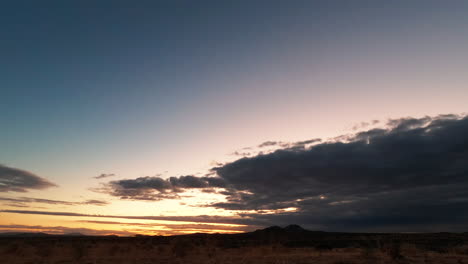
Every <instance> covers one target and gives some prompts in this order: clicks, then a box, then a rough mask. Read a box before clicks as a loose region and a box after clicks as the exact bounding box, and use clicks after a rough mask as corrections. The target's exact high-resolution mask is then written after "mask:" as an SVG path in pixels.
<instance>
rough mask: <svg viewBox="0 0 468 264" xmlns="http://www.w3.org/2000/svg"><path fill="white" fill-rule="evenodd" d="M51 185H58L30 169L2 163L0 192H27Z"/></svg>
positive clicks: (0, 167) (0, 168)
mask: <svg viewBox="0 0 468 264" xmlns="http://www.w3.org/2000/svg"><path fill="white" fill-rule="evenodd" d="M49 187H57V185H56V184H54V183H51V182H49V181H48V180H46V179H44V178H41V177H39V176H37V175H35V174H33V173H31V172H29V171H25V170H21V169H16V168H10V167H7V166H4V165H0V192H10V191H11V192H27V191H28V190H30V189H39V190H40V189H46V188H49Z"/></svg>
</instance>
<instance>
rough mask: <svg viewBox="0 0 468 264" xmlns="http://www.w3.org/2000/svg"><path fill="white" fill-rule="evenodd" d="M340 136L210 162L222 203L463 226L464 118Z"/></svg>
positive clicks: (358, 224) (308, 219)
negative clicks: (223, 187)
mask: <svg viewBox="0 0 468 264" xmlns="http://www.w3.org/2000/svg"><path fill="white" fill-rule="evenodd" d="M346 139H347V141H345V142H325V143H321V144H317V145H314V146H313V147H311V148H308V149H304V148H285V149H280V150H277V151H275V152H273V153H270V154H263V155H257V156H255V157H250V158H242V159H239V160H237V161H234V162H232V163H228V164H225V165H223V166H220V167H217V168H214V169H213V170H214V171H215V172H216V173H217V174H218V176H219V177H220V178H222V179H224V181H225V182H226V190H225V191H224V192H223V193H224V194H225V195H227V201H226V202H223V203H216V204H214V205H213V206H215V207H219V208H224V209H228V210H278V209H284V208H288V207H294V208H297V212H290V213H287V212H284V213H278V214H262V215H259V214H244V215H247V216H250V217H255V218H256V219H259V220H260V219H261V220H264V221H266V222H273V223H276V224H287V223H291V222H294V223H300V224H303V225H305V226H310V227H320V228H322V229H328V230H347V231H349V230H366V229H367V230H370V229H372V230H381V231H385V230H387V229H390V228H394V229H392V230H395V228H396V229H398V228H399V229H400V230H402V231H405V230H404V229H408V230H409V231H418V230H423V229H430V228H431V227H433V228H440V229H442V230H447V229H450V230H468V224H465V223H467V221H468V118H467V117H460V116H456V115H444V116H437V117H424V118H403V119H394V120H389V121H388V123H387V127H386V128H381V129H372V130H368V131H364V132H359V133H356V134H354V135H347V136H346Z"/></svg>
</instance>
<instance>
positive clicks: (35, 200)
mask: <svg viewBox="0 0 468 264" xmlns="http://www.w3.org/2000/svg"><path fill="white" fill-rule="evenodd" d="M0 201H4V202H9V205H12V204H14V205H15V207H26V205H25V204H26V203H42V204H54V205H82V204H90V205H98V206H104V205H108V204H109V203H108V202H106V201H102V200H86V201H83V202H69V201H60V200H50V199H41V198H30V197H18V198H9V197H0Z"/></svg>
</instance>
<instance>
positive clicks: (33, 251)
mask: <svg viewBox="0 0 468 264" xmlns="http://www.w3.org/2000/svg"><path fill="white" fill-rule="evenodd" d="M0 260H1V263H8V264H20V263H21V264H22V263H24V264H26V263H27V264H74V263H84V264H124V263H141V264H150V263H188V264H190V263H194V264H195V263H197V264H198V263H200V264H201V263H213V264H215V263H217V264H223V263H229V264H230V263H233V264H234V263H252V264H254V263H258V264H263V263H272V264H275V263H276V264H293V263H297V264H299V263H300V264H308V263H310V264H312V263H317V264H322V263H323V264H360V263H369V264H370V263H382V264H384V263H434V264H436V263H440V264H445V263H447V264H449V263H453V264H463V263H467V264H468V233H424V234H422V233H417V234H401V233H398V234H388V233H386V234H381V233H372V234H371V233H328V232H314V231H307V230H303V229H301V228H300V227H297V226H290V227H286V228H280V227H270V228H266V229H263V230H257V231H255V232H249V233H243V234H193V235H183V236H136V237H115V236H99V237H97V236H96V237H95V236H66V235H61V236H57V235H26V234H22V235H10V236H3V237H0Z"/></svg>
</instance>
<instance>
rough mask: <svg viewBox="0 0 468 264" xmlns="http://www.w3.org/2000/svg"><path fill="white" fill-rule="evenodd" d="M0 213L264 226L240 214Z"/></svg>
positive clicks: (10, 211)
mask: <svg viewBox="0 0 468 264" xmlns="http://www.w3.org/2000/svg"><path fill="white" fill-rule="evenodd" d="M0 213H15V214H30V215H50V216H70V217H96V218H121V219H139V220H161V221H182V222H196V223H213V224H216V223H217V224H238V225H260V226H264V225H265V224H269V223H265V222H264V221H259V220H256V219H252V218H250V217H240V216H216V215H197V216H180V215H179V216H126V215H92V214H82V213H73V212H53V211H34V210H0Z"/></svg>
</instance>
